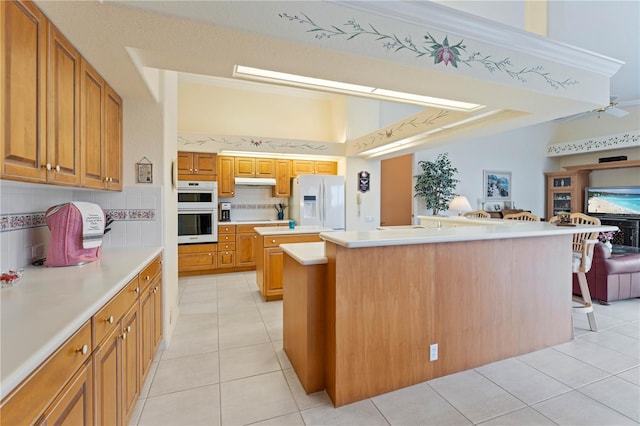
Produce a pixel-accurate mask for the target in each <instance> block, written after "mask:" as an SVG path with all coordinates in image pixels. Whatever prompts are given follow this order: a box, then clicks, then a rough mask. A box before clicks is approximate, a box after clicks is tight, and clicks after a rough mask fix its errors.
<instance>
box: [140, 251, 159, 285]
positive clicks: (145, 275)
mask: <svg viewBox="0 0 640 426" xmlns="http://www.w3.org/2000/svg"><path fill="white" fill-rule="evenodd" d="M160 271H162V257H161V256H157V257H156V258H155V259H153V260H152V261H151V263H149V264H148V265H147V267H146V268H144V269H143V270H142V272H140V281H142V282H150V281H151V280H152V279H153V277H155V276H156V275H157V274H159V273H160Z"/></svg>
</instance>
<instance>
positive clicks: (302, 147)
mask: <svg viewBox="0 0 640 426" xmlns="http://www.w3.org/2000/svg"><path fill="white" fill-rule="evenodd" d="M193 145H195V146H214V147H218V148H219V149H231V150H254V151H258V150H259V151H264V152H273V153H274V154H275V153H276V152H278V151H282V150H287V151H289V152H305V153H307V152H310V153H314V154H317V153H323V154H326V152H325V151H328V150H329V145H330V144H329V143H322V142H305V141H295V140H287V139H272V138H257V137H248V136H217V135H216V136H207V135H187V134H181V135H178V146H179V147H188V146H193Z"/></svg>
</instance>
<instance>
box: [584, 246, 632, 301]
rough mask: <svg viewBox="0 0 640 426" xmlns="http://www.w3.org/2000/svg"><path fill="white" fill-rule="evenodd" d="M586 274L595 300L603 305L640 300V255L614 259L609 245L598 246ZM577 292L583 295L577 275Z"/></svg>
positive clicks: (615, 257)
mask: <svg viewBox="0 0 640 426" xmlns="http://www.w3.org/2000/svg"><path fill="white" fill-rule="evenodd" d="M586 275H587V283H588V284H589V292H590V293H591V298H592V299H594V300H598V301H600V303H603V304H609V302H612V301H614V300H622V299H631V298H634V297H640V253H636V254H626V255H622V256H611V252H610V251H609V248H608V247H607V246H605V245H604V244H602V243H596V245H595V247H594V252H593V263H592V264H591V270H590V271H589V272H587V274H586ZM573 293H574V294H581V292H580V287H579V285H578V277H577V276H576V274H573Z"/></svg>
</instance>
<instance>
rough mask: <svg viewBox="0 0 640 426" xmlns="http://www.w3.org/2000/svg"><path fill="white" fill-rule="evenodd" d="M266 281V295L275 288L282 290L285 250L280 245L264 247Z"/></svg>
mask: <svg viewBox="0 0 640 426" xmlns="http://www.w3.org/2000/svg"><path fill="white" fill-rule="evenodd" d="M264 256H265V259H264V265H265V268H264V269H265V275H266V279H265V283H266V289H265V290H266V296H269V295H270V294H271V292H272V291H273V290H279V291H282V269H283V263H284V252H283V251H282V249H281V248H280V247H269V248H265V249H264Z"/></svg>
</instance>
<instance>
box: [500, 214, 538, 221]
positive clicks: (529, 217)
mask: <svg viewBox="0 0 640 426" xmlns="http://www.w3.org/2000/svg"><path fill="white" fill-rule="evenodd" d="M503 219H505V220H525V221H529V222H540V218H539V217H538V216H536V215H535V214H533V213H529V212H519V213H511V214H505V215H504V217H503Z"/></svg>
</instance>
